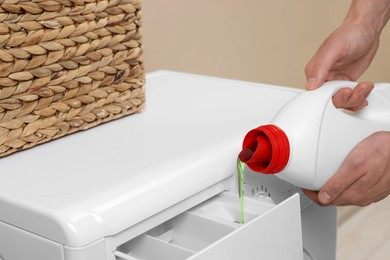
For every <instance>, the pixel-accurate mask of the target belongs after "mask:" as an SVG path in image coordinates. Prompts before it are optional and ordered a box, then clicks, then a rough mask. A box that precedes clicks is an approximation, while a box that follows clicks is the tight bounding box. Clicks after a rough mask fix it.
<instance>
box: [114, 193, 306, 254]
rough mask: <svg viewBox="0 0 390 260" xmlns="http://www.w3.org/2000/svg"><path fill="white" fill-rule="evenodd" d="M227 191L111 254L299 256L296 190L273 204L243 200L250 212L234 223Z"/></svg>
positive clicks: (232, 200) (300, 242)
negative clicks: (239, 222)
mask: <svg viewBox="0 0 390 260" xmlns="http://www.w3.org/2000/svg"><path fill="white" fill-rule="evenodd" d="M230 195H232V194H229V193H227V194H226V193H224V194H221V195H219V196H217V197H215V198H212V199H210V200H209V201H206V202H204V203H202V204H201V205H199V206H197V207H196V208H194V209H191V210H190V211H189V212H186V213H183V214H182V215H179V216H178V217H176V218H174V219H172V220H170V221H167V222H166V223H163V224H161V225H159V226H157V227H155V228H154V229H152V230H150V231H149V232H147V233H146V234H143V235H141V236H139V237H137V238H135V239H134V240H132V241H129V242H128V243H126V244H124V245H122V246H120V247H119V248H118V250H117V252H116V253H115V255H116V256H117V259H118V260H119V259H131V260H139V259H142V260H185V259H188V260H190V259H191V260H195V259H197V260H200V259H204V260H208V259H245V260H255V259H289V260H302V259H303V251H302V233H301V218H300V207H299V196H298V195H297V194H296V195H293V196H292V197H291V198H289V199H287V200H286V201H284V202H282V203H280V204H279V205H270V204H269V203H266V202H261V201H254V200H251V199H249V204H248V207H246V208H245V210H246V211H247V210H249V211H250V214H247V215H252V214H253V215H255V217H254V218H252V219H246V222H245V224H238V223H237V222H236V221H237V217H238V215H239V213H238V210H237V207H235V209H236V211H235V212H233V211H231V209H232V206H234V205H235V204H236V201H237V199H236V198H235V199H233V198H232V197H231V196H230ZM247 200H248V198H245V201H247ZM218 204H219V205H218ZM216 205H217V206H218V208H217V209H216V210H214V211H212V212H209V210H208V209H210V208H211V207H213V206H216ZM246 213H249V212H246ZM127 256H129V257H127Z"/></svg>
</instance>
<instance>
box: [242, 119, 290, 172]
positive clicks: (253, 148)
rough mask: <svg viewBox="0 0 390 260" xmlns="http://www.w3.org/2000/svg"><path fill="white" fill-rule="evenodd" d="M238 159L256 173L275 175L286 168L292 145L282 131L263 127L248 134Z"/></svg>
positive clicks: (267, 126) (272, 127) (275, 127)
mask: <svg viewBox="0 0 390 260" xmlns="http://www.w3.org/2000/svg"><path fill="white" fill-rule="evenodd" d="M238 157H239V158H240V160H241V161H242V162H244V163H246V164H247V165H248V167H249V168H250V169H252V170H253V171H255V172H261V173H265V174H275V173H278V172H280V171H282V170H283V169H284V168H285V167H286V165H287V163H288V160H289V158H290V144H289V141H288V138H287V136H286V134H285V133H284V132H283V130H282V129H280V128H279V127H277V126H276V125H263V126H260V127H258V128H255V129H253V130H251V131H249V132H248V133H247V134H246V136H245V138H244V141H243V144H242V151H241V153H240V154H239V156H238Z"/></svg>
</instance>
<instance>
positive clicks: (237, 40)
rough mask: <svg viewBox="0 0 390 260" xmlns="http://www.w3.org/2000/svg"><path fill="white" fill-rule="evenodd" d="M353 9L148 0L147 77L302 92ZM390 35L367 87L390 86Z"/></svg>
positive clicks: (303, 1) (276, 2)
mask: <svg viewBox="0 0 390 260" xmlns="http://www.w3.org/2000/svg"><path fill="white" fill-rule="evenodd" d="M349 3H350V1H340V0H327V1H313V0H295V1H289V0H284V1H281V0H243V1H232V0H197V1H186V0H145V1H143V31H144V47H145V49H144V54H145V66H146V70H147V71H148V72H149V71H154V70H157V69H170V70H178V71H185V72H192V73H200V74H206V75H212V76H220V77H227V78H234V79H241V80H248V81H256V82H263V83H272V84H277V85H284V86H293V87H303V86H304V85H305V76H304V67H305V65H306V62H307V61H308V60H309V59H310V57H311V56H312V55H313V54H314V52H315V51H316V49H317V48H318V46H319V44H320V43H321V42H322V40H323V39H324V38H325V37H326V36H327V35H328V34H329V33H330V32H331V31H333V30H334V29H335V28H336V26H337V25H338V24H340V22H341V21H342V20H343V19H344V16H345V13H346V11H347V9H348V7H349ZM389 27H390V25H389ZM389 30H390V28H388V29H387V31H385V32H384V34H383V40H382V44H381V48H380V50H379V53H378V55H377V57H376V59H375V60H374V63H373V64H372V66H371V68H370V69H369V71H368V72H367V73H366V74H365V75H364V76H363V77H362V79H369V80H372V81H390V73H389V69H388V68H389V65H388V60H389V56H390V31H389ZM386 46H389V47H386Z"/></svg>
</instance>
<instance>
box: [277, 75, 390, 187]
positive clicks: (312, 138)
mask: <svg viewBox="0 0 390 260" xmlns="http://www.w3.org/2000/svg"><path fill="white" fill-rule="evenodd" d="M356 84H357V83H354V82H347V81H333V82H327V83H325V85H324V86H322V87H321V88H319V89H318V90H315V91H306V92H303V93H301V94H300V95H298V96H297V97H296V98H294V99H293V100H291V101H290V102H289V103H288V104H287V105H286V106H285V107H283V109H282V110H281V111H280V112H279V113H278V114H277V115H276V116H275V118H274V119H273V120H272V121H271V123H272V124H275V125H277V126H279V127H280V128H281V129H282V130H283V131H284V132H285V133H286V135H287V137H288V139H289V143H290V159H289V162H288V165H287V166H286V168H285V169H284V170H283V171H282V172H280V173H278V174H277V176H278V177H279V178H281V179H284V180H286V181H288V182H290V183H293V184H295V185H297V186H299V187H304V188H307V189H311V190H319V189H320V188H321V187H322V186H323V184H324V183H325V182H326V181H327V180H328V179H329V178H330V177H331V176H332V175H333V174H334V173H335V172H336V171H337V169H338V168H339V167H340V165H341V163H342V162H343V160H344V159H345V158H346V156H347V155H348V153H349V152H350V151H351V150H352V149H353V147H354V146H355V145H356V144H358V143H359V142H360V141H362V140H363V139H364V138H365V137H367V136H369V135H370V134H372V133H374V132H376V131H382V130H390V84H384V83H381V84H379V85H376V86H375V88H374V90H373V91H372V93H371V94H370V96H369V98H368V102H369V106H368V107H366V108H364V109H363V110H362V111H361V112H359V113H355V114H351V113H348V112H345V111H344V110H342V109H336V108H335V107H334V105H333V102H332V96H333V94H334V93H335V92H336V91H337V90H338V89H340V88H342V87H352V88H353V87H355V86H356Z"/></svg>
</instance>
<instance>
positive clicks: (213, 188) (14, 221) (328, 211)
mask: <svg viewBox="0 0 390 260" xmlns="http://www.w3.org/2000/svg"><path fill="white" fill-rule="evenodd" d="M146 89H147V95H146V97H147V103H146V109H145V111H143V112H141V113H138V114H136V115H132V116H129V117H125V118H122V119H118V120H115V121H114V122H110V123H107V124H104V125H101V126H99V127H96V128H94V129H90V130H88V131H85V132H79V133H76V134H72V135H70V136H67V137H64V138H61V139H59V140H56V141H52V142H50V143H47V144H44V145H40V146H37V147H35V148H32V149H29V150H26V151H22V152H19V153H16V154H13V155H11V156H8V157H5V158H2V159H0V169H1V170H0V259H1V260H89V259H90V260H163V259H167V260H184V259H188V260H189V259H192V260H194V259H197V260H199V259H210V260H212V259H213V260H215V259H247V260H251V259H267V260H268V259H300V260H301V259H316V260H330V259H335V245H336V210H335V208H332V207H326V208H321V207H318V206H317V205H315V204H313V203H311V202H310V201H309V200H308V199H307V198H305V197H304V196H303V195H302V194H301V192H300V189H299V188H297V187H294V186H293V185H291V184H289V183H286V182H284V181H281V180H279V179H277V178H276V177H275V176H265V175H260V174H257V173H253V172H251V171H246V172H245V179H246V184H245V195H246V197H245V202H244V203H245V223H244V224H238V223H237V220H238V215H239V214H238V212H239V210H238V209H239V205H238V195H237V189H236V186H237V185H236V181H235V177H234V176H235V172H236V158H237V155H238V153H239V151H240V147H241V142H242V138H243V137H244V135H245V134H246V132H247V131H248V130H250V129H252V128H254V127H256V126H259V125H262V124H265V123H267V122H269V121H270V120H271V118H272V117H273V115H274V114H275V113H276V112H277V111H278V110H279V109H280V108H281V107H282V106H283V105H284V104H285V103H286V102H287V101H289V100H290V99H291V98H293V97H294V96H295V95H296V94H298V93H299V91H300V90H297V89H291V88H285V87H277V86H270V85H265V84H257V83H249V82H242V81H234V80H227V79H220V78H212V77H205V76H198V75H191V74H184V73H176V72H169V71H158V72H155V73H151V74H149V75H147V84H146Z"/></svg>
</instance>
